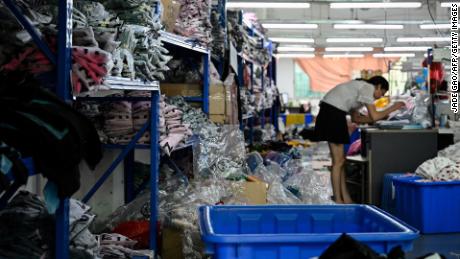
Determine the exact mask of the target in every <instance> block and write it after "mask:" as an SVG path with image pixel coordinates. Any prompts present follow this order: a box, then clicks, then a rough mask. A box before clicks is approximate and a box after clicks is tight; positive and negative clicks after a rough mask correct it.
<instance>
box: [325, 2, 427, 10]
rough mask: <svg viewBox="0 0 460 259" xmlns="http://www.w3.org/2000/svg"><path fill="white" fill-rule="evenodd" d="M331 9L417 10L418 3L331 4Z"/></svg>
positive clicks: (420, 4)
mask: <svg viewBox="0 0 460 259" xmlns="http://www.w3.org/2000/svg"><path fill="white" fill-rule="evenodd" d="M330 6H331V8H334V9H336V8H419V7H421V6H422V3H420V2H361V3H357V2H353V3H352V2H346V3H331V4H330Z"/></svg>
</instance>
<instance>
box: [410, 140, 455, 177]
mask: <svg viewBox="0 0 460 259" xmlns="http://www.w3.org/2000/svg"><path fill="white" fill-rule="evenodd" d="M415 174H417V175H420V176H422V177H424V178H426V179H429V180H432V181H460V142H459V143H457V144H454V145H451V146H449V147H447V148H446V149H444V150H441V151H439V153H438V156H437V157H435V158H433V159H430V160H428V161H425V162H424V163H423V164H422V165H420V166H419V167H418V168H417V170H416V171H415Z"/></svg>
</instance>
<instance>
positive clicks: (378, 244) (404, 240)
mask: <svg viewBox="0 0 460 259" xmlns="http://www.w3.org/2000/svg"><path fill="white" fill-rule="evenodd" d="M199 212H200V227H201V235H202V238H203V240H204V242H205V248H206V250H205V252H206V253H207V254H210V255H213V258H215V259H223V258H240V259H242V258H263V259H271V258H277V259H288V258H289V259H296V258H303V259H304V258H310V257H315V256H319V255H321V254H322V253H323V252H324V251H325V250H326V249H327V248H328V247H329V246H330V245H331V244H332V243H333V242H334V241H335V240H337V238H339V237H340V235H341V234H342V233H348V234H349V235H351V236H352V237H353V238H355V239H357V240H359V241H361V242H363V243H365V244H367V245H369V246H370V247H371V248H372V249H374V250H375V251H376V252H378V253H388V252H389V251H390V250H391V249H392V248H393V247H395V246H398V245H401V246H402V248H403V249H404V250H405V251H410V250H411V249H412V243H413V241H414V239H416V238H417V237H418V231H417V230H416V229H413V228H411V227H410V226H408V225H406V224H405V223H403V222H401V221H399V220H398V219H396V218H394V217H393V216H391V215H389V214H387V213H386V212H384V211H382V210H380V209H378V208H376V207H374V206H368V205H277V206H203V207H200V209H199Z"/></svg>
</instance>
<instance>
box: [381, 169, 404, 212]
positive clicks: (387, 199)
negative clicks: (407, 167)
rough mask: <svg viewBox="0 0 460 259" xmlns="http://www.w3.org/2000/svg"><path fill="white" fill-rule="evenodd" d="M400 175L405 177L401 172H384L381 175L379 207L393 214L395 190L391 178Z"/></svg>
mask: <svg viewBox="0 0 460 259" xmlns="http://www.w3.org/2000/svg"><path fill="white" fill-rule="evenodd" d="M400 177H407V175H406V174H403V173H392V174H385V175H384V176H383V189H382V202H381V203H380V208H381V209H383V210H384V211H386V212H388V213H390V214H392V215H395V211H396V191H395V186H394V184H393V180H394V179H396V178H400Z"/></svg>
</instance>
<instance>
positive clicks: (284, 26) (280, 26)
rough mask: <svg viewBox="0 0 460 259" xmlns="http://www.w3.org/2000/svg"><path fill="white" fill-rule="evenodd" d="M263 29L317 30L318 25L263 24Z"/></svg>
mask: <svg viewBox="0 0 460 259" xmlns="http://www.w3.org/2000/svg"><path fill="white" fill-rule="evenodd" d="M262 26H263V27H264V28H265V29H317V28H318V24H311V23H264V24H262Z"/></svg>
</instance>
